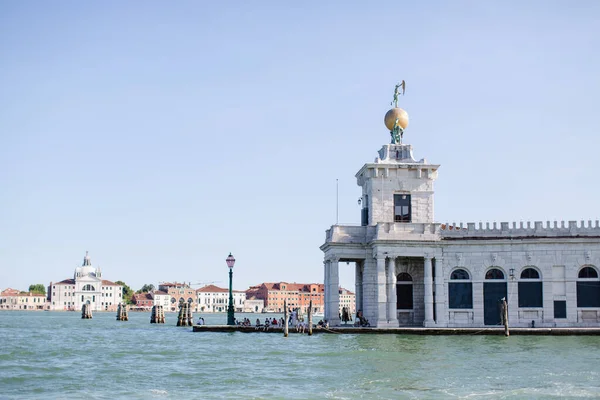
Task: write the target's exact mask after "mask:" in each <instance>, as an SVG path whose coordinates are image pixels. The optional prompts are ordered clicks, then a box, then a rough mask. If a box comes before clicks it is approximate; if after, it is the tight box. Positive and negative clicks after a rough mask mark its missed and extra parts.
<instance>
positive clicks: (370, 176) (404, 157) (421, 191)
mask: <svg viewBox="0 0 600 400" xmlns="http://www.w3.org/2000/svg"><path fill="white" fill-rule="evenodd" d="M404 86H405V84H404V81H402V83H401V84H398V85H396V88H395V91H394V100H393V101H392V105H394V107H393V108H392V109H390V110H389V111H388V112H387V113H386V114H385V117H384V123H385V126H386V128H387V129H388V130H389V132H390V136H391V143H390V144H385V145H383V147H382V148H381V150H379V154H378V157H377V158H375V161H374V162H373V163H367V164H365V165H364V166H363V167H362V168H361V169H360V171H358V173H357V174H356V179H357V184H358V186H360V187H361V188H362V196H361V198H360V200H359V201H360V204H361V206H362V209H361V225H363V226H366V225H377V224H378V223H433V221H434V214H433V193H434V190H433V182H434V181H435V179H436V178H437V169H438V168H439V165H435V164H429V163H428V162H427V160H426V159H424V158H423V159H421V160H419V161H416V160H415V159H414V157H413V148H412V146H411V145H409V144H404V143H402V139H403V136H404V131H405V130H406V128H407V127H408V113H407V112H406V111H404V110H403V109H401V108H399V107H398V97H399V96H400V94H404ZM400 89H402V93H400Z"/></svg>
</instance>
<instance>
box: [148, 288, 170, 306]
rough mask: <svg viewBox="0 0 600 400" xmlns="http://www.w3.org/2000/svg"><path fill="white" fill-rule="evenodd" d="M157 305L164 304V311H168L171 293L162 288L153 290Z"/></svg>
mask: <svg viewBox="0 0 600 400" xmlns="http://www.w3.org/2000/svg"><path fill="white" fill-rule="evenodd" d="M152 296H153V298H154V305H155V306H163V310H164V311H168V310H169V308H170V305H171V295H170V294H169V293H167V292H163V291H161V290H154V291H152Z"/></svg>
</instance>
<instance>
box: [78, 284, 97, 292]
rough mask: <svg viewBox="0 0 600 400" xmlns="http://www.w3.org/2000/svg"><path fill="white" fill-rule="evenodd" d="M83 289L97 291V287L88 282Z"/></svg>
mask: <svg viewBox="0 0 600 400" xmlns="http://www.w3.org/2000/svg"><path fill="white" fill-rule="evenodd" d="M81 290H83V291H87V292H95V291H96V288H94V287H93V286H92V285H90V284H87V285H85V286H84V287H83V288H82V289H81Z"/></svg>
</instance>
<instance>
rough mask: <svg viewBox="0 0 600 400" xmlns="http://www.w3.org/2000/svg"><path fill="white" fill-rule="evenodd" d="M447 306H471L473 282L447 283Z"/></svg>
mask: <svg viewBox="0 0 600 400" xmlns="http://www.w3.org/2000/svg"><path fill="white" fill-rule="evenodd" d="M448 300H449V302H448V303H449V304H448V306H449V308H473V283H471V282H451V283H450V284H448Z"/></svg>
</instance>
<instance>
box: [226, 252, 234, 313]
mask: <svg viewBox="0 0 600 400" xmlns="http://www.w3.org/2000/svg"><path fill="white" fill-rule="evenodd" d="M225 262H227V266H228V267H229V306H227V325H235V317H234V316H233V315H234V313H235V310H234V308H233V290H232V288H231V285H232V281H233V265H234V264H235V258H233V256H232V255H231V253H229V256H228V257H227V258H226V259H225Z"/></svg>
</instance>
